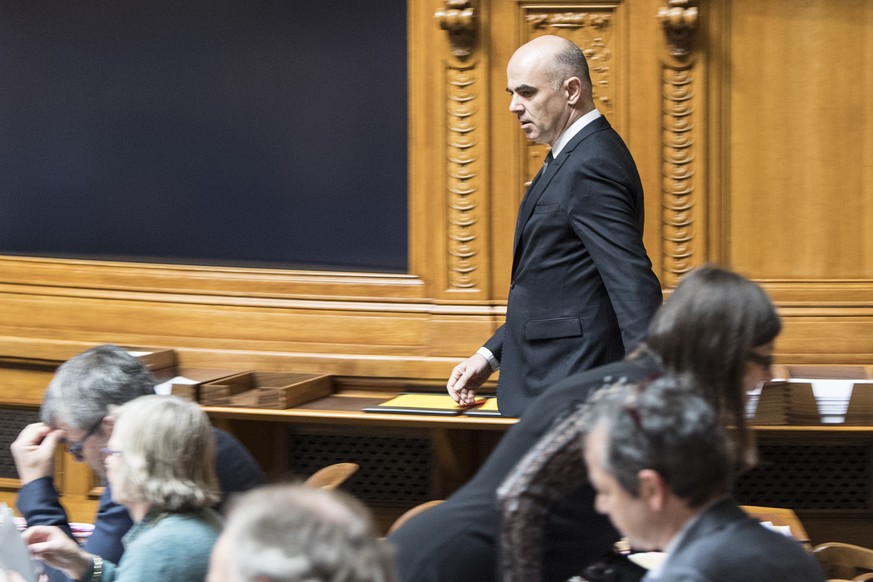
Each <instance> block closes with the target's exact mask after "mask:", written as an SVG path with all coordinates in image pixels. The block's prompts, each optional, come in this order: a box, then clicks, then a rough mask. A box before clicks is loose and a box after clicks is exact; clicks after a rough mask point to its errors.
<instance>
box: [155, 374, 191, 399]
mask: <svg viewBox="0 0 873 582" xmlns="http://www.w3.org/2000/svg"><path fill="white" fill-rule="evenodd" d="M199 383H200V382H198V381H197V380H192V379H191V378H186V377H185V376H176V377H175V378H171V379H169V380H167V381H166V382H161V383H160V384H156V385H155V394H160V395H161V396H167V395H169V394H172V393H173V385H174V384H187V385H189V386H193V385H194V384H199Z"/></svg>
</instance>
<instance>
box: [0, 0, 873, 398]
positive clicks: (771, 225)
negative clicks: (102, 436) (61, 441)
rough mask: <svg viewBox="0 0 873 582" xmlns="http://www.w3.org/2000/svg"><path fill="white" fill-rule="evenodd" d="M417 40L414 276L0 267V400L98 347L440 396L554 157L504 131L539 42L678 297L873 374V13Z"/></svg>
mask: <svg viewBox="0 0 873 582" xmlns="http://www.w3.org/2000/svg"><path fill="white" fill-rule="evenodd" d="M381 32H383V31H380V33H381ZM392 32H393V31H384V33H389V34H390V33H392ZM408 34H409V48H410V50H409V112H410V119H409V124H410V126H409V127H410V132H409V159H410V168H409V172H410V188H409V208H410V213H409V227H410V228H409V230H410V241H409V248H410V258H409V270H408V274H406V275H388V274H361V273H335V272H300V271H283V270H267V269H243V268H224V267H204V266H184V265H154V264H136V263H114V262H95V261H77V260H53V259H45V258H27V257H0V314H2V317H0V357H2V358H3V359H4V361H5V362H7V366H5V367H3V368H2V378H0V380H2V381H0V401H2V402H6V403H24V404H31V405H35V404H37V403H38V402H39V398H40V394H39V388H38V385H39V384H41V382H42V380H43V378H39V381H36V380H34V382H32V383H29V384H28V383H27V382H25V383H24V384H22V383H21V374H22V372H21V371H20V368H18V367H16V366H15V365H14V363H15V362H25V363H26V362H38V361H60V360H63V359H65V358H67V357H69V356H71V355H72V354H74V353H76V352H78V351H80V350H82V349H84V348H86V347H89V346H91V345H93V344H96V343H102V342H114V343H118V344H123V345H131V346H150V347H173V348H176V349H177V350H179V355H180V358H181V360H182V363H183V364H186V365H205V364H209V365H216V364H217V365H220V366H226V367H239V366H245V367H259V368H263V369H273V370H295V371H301V372H326V373H333V374H340V375H346V376H366V377H396V378H416V379H426V380H434V381H440V380H441V379H443V378H444V377H445V376H446V375H447V374H448V372H449V370H450V369H451V367H452V365H453V364H454V362H455V361H456V360H458V359H459V358H461V357H464V356H466V355H468V354H469V353H471V352H472V351H473V350H474V349H475V348H476V347H477V346H479V345H480V344H481V342H482V341H483V340H484V339H485V338H486V337H487V336H488V335H489V334H490V333H491V331H492V330H493V329H495V328H496V327H497V326H498V325H499V324H500V321H501V319H502V316H503V309H504V305H505V300H506V296H507V291H508V275H509V268H510V261H511V256H510V248H511V240H512V231H513V228H514V225H515V214H516V210H517V206H518V203H519V201H520V200H521V196H522V194H523V192H524V187H525V183H526V181H527V180H529V179H530V177H531V176H532V175H533V173H534V171H535V168H536V167H537V166H538V165H539V163H540V159H541V157H542V155H543V154H544V151H543V148H542V147H540V146H535V145H530V144H527V143H525V140H524V138H523V134H522V133H521V131H520V130H519V128H518V125H517V122H516V120H515V118H514V116H512V115H511V114H510V113H509V112H508V111H507V106H508V96H507V95H506V93H505V91H504V89H505V83H506V81H505V65H506V62H507V60H508V58H509V56H510V55H511V53H512V51H513V50H514V49H515V48H516V47H517V46H518V45H519V44H521V43H523V42H524V41H526V40H527V39H529V38H532V37H534V36H537V35H540V34H561V35H565V36H568V37H569V38H572V39H573V40H574V41H576V42H577V43H579V44H580V46H582V47H583V49H584V50H585V51H586V54H587V55H588V57H589V59H590V61H591V68H592V73H593V78H594V82H595V87H596V100H597V104H598V107H599V108H600V109H601V110H602V111H603V112H604V113H605V114H606V116H607V117H608V118H609V119H610V121H611V122H612V123H613V124H614V125H615V126H616V127H617V129H618V130H619V132H620V133H621V134H622V135H623V136H624V138H625V139H626V141H627V142H628V144H629V146H630V148H631V150H632V151H633V153H634V155H635V157H636V160H637V162H638V165H639V168H640V172H641V174H642V176H643V180H644V186H645V189H646V196H647V198H646V206H647V225H646V229H647V230H646V243H647V247H648V249H649V252H650V254H651V256H652V258H653V261H654V264H655V267H656V271H657V273H658V275H659V277H660V278H661V281H662V283H663V285H664V286H665V288H670V287H672V286H673V285H675V283H676V282H677V281H678V279H679V278H680V277H681V276H682V274H683V273H685V272H687V271H688V270H689V269H691V268H693V267H694V266H695V265H698V264H701V263H703V262H706V261H715V262H719V263H723V264H726V265H729V266H732V267H733V268H735V269H737V270H739V271H740V272H742V273H744V274H746V275H748V276H750V277H752V278H754V279H755V280H758V281H760V282H761V283H762V284H764V285H765V287H766V288H767V289H768V290H769V291H770V292H771V294H772V296H773V297H774V299H775V300H776V302H777V304H778V305H779V308H780V310H781V313H782V315H783V316H784V318H785V333H784V335H783V337H782V338H781V339H780V341H779V344H778V346H777V357H778V359H779V360H780V361H782V362H790V363H870V361H871V360H873V192H871V188H873V162H871V160H873V127H871V125H873V105H871V101H870V99H869V98H868V96H869V94H870V93H871V89H873V86H871V85H873V80H871V76H870V75H869V74H868V71H869V70H870V68H871V65H873V4H871V3H870V2H867V1H866V0H845V1H843V2H839V3H836V2H829V1H826V0H806V1H804V2H795V1H793V0H767V1H766V2H764V1H760V0H718V1H716V0H699V1H693V0H685V1H682V0H672V1H664V0H623V1H618V0H616V1H598V0H592V1H588V2H568V1H563V0H550V1H548V2H545V1H540V0H524V1H522V0H479V1H474V0H468V1H467V2H463V1H458V0H454V1H449V0H409V27H408ZM10 363H11V364H10ZM10 380H14V381H15V383H16V385H17V386H22V385H27V386H28V387H29V388H33V390H30V389H28V390H22V389H20V388H16V387H15V386H13V385H11V383H10Z"/></svg>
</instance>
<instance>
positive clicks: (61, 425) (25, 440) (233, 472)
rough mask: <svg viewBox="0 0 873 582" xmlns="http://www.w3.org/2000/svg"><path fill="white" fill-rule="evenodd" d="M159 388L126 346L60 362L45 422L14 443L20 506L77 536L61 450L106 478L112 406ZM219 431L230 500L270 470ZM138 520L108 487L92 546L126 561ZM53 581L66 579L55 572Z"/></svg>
mask: <svg viewBox="0 0 873 582" xmlns="http://www.w3.org/2000/svg"><path fill="white" fill-rule="evenodd" d="M154 387H155V379H154V377H153V376H152V375H151V373H150V372H149V371H148V369H146V367H145V366H144V365H143V364H142V363H141V362H140V361H139V360H137V359H136V358H134V357H133V356H132V355H130V354H129V353H128V352H127V351H126V350H123V349H121V348H119V347H116V346H112V345H104V346H98V347H96V348H93V349H90V350H88V351H86V352H83V353H81V354H79V355H77V356H75V357H73V358H72V359H70V360H69V361H67V362H65V363H64V364H63V365H61V366H60V367H59V368H58V370H57V372H56V373H55V376H54V377H53V378H52V380H51V382H50V383H49V385H48V387H47V388H46V391H45V394H44V396H43V404H42V407H41V409H40V417H41V420H42V422H39V423H35V424H31V425H28V426H27V427H25V428H24V430H22V431H21V433H20V434H19V435H18V438H17V439H16V440H15V442H13V443H12V446H11V447H10V448H11V450H12V456H13V458H14V459H15V466H16V468H17V470H18V475H19V477H20V479H21V489H20V490H19V492H18V509H19V511H20V512H21V514H22V515H23V516H24V518H25V519H26V520H27V525H28V526H33V525H56V526H59V527H60V528H61V529H63V530H64V531H65V532H66V533H67V534H68V535H70V536H71V537H72V531H71V530H70V526H69V523H68V518H67V514H66V511H64V508H63V507H62V506H61V504H60V501H59V498H58V492H57V490H56V489H55V486H54V480H53V474H54V457H55V450H56V449H57V447H58V446H59V445H61V444H66V447H67V450H68V451H69V452H70V454H71V455H73V457H74V458H75V459H76V460H77V461H79V462H85V463H87V464H88V466H89V467H90V468H91V470H92V471H94V472H95V473H96V474H97V475H99V476H100V477H101V478H102V477H105V466H104V463H103V458H104V455H103V454H102V453H101V451H102V450H103V449H105V448H106V444H107V442H108V441H109V437H110V436H111V432H112V423H111V422H110V421H109V420H108V419H107V416H108V415H109V414H110V413H111V408H112V407H114V406H120V405H121V404H124V403H125V402H128V401H130V400H133V399H135V398H137V397H139V396H143V395H147V394H154ZM215 433H216V434H215V436H216V463H215V466H216V472H217V474H218V480H219V484H220V486H221V493H222V499H225V498H226V497H227V496H228V495H229V494H230V493H234V492H238V491H246V490H249V489H252V488H254V487H257V486H259V485H262V484H263V483H265V481H266V479H265V477H264V474H263V471H262V470H261V468H260V467H259V466H258V464H257V462H256V461H255V460H254V458H252V456H251V454H250V453H249V452H248V451H247V450H246V449H245V447H243V445H242V444H240V443H239V442H238V441H237V440H236V439H234V438H233V437H232V436H230V435H229V434H227V433H225V432H223V431H220V430H216V431H215ZM131 525H132V521H131V519H130V516H129V515H128V514H127V510H126V509H125V508H124V507H122V506H121V505H118V504H117V503H114V502H113V501H112V492H111V490H110V488H109V486H107V487H106V490H105V491H104V493H103V495H102V496H101V498H100V502H99V506H98V510H97V515H96V516H95V523H94V532H93V533H92V534H91V535H90V536H89V538H88V540H87V542H86V543H85V550H86V551H87V552H89V553H91V554H95V555H98V556H100V557H102V558H104V559H107V560H109V561H111V562H114V563H118V561H119V560H120V558H121V555H122V553H123V552H124V548H123V546H122V536H124V534H125V533H126V532H127V530H128V529H130V526H131ZM49 579H50V580H52V581H55V580H64V579H65V577H64V576H63V575H62V574H60V572H57V571H54V570H52V571H50V572H49Z"/></svg>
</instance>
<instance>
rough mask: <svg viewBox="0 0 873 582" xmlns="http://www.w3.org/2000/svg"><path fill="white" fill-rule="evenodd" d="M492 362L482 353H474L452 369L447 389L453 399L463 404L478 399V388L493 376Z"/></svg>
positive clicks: (469, 403)
mask: <svg viewBox="0 0 873 582" xmlns="http://www.w3.org/2000/svg"><path fill="white" fill-rule="evenodd" d="M491 373H492V370H491V364H489V363H488V360H486V359H485V356H483V355H482V354H473V355H472V356H470V357H469V358H467V359H466V360H464V361H463V362H461V363H460V364H458V365H457V366H455V369H454V370H452V375H451V376H449V381H448V382H447V383H446V390H448V392H449V396H451V397H452V400H454V401H455V402H457V403H458V404H460V405H461V406H470V405H471V404H473V402H474V401H475V400H476V390H478V389H479V387H480V386H482V384H483V383H484V382H485V380H487V379H488V378H490V377H491Z"/></svg>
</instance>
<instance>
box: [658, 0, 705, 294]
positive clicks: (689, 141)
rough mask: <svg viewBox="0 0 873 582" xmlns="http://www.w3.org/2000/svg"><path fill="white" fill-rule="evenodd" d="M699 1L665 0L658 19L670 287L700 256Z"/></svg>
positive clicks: (665, 262) (667, 279)
mask: <svg viewBox="0 0 873 582" xmlns="http://www.w3.org/2000/svg"><path fill="white" fill-rule="evenodd" d="M698 4H699V2H698V1H697V0H667V1H666V2H665V6H664V7H663V8H661V9H660V10H659V11H658V14H657V18H658V20H659V21H660V22H661V25H662V26H663V31H664V41H665V43H664V47H663V57H662V66H661V99H662V111H663V120H662V149H661V160H662V176H661V195H662V200H663V220H664V230H663V233H664V245H663V249H664V251H663V252H664V256H663V272H662V275H661V283H662V285H664V286H665V287H673V286H675V285H676V283H677V282H678V280H679V279H680V278H681V277H682V275H683V274H685V273H687V272H688V271H690V270H691V269H692V268H693V267H694V266H695V265H696V264H697V263H698V262H700V261H701V258H700V245H701V242H700V238H701V231H702V225H699V224H695V220H694V218H695V216H696V215H698V214H697V213H696V212H695V205H697V204H699V203H700V196H701V194H700V184H701V182H702V180H701V171H700V169H701V168H700V163H701V159H702V152H701V151H700V148H701V146H702V142H701V141H700V140H698V139H697V136H698V124H699V123H700V112H699V111H698V110H697V107H696V104H697V103H698V99H697V95H696V91H697V90H698V88H699V85H700V83H699V81H698V79H697V76H696V68H695V65H696V56H695V51H694V49H695V47H694V37H695V32H696V30H697V27H698Z"/></svg>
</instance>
